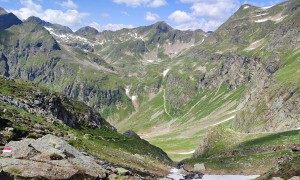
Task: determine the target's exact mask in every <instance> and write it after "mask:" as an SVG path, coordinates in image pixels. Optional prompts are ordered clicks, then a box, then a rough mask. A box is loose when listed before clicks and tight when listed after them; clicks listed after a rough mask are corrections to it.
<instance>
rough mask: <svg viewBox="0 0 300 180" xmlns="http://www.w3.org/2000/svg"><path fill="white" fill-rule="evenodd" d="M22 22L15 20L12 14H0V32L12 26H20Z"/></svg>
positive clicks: (15, 17)
mask: <svg viewBox="0 0 300 180" xmlns="http://www.w3.org/2000/svg"><path fill="white" fill-rule="evenodd" d="M1 12H3V10H2V11H1ZM21 23H22V21H21V20H20V19H19V18H17V16H15V15H14V14H13V13H8V14H5V13H1V14H0V30H4V29H7V28H9V27H11V26H13V25H18V24H21Z"/></svg>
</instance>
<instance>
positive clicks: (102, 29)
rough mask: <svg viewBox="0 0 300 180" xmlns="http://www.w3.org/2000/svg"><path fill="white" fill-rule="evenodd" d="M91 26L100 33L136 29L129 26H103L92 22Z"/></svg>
mask: <svg viewBox="0 0 300 180" xmlns="http://www.w3.org/2000/svg"><path fill="white" fill-rule="evenodd" d="M89 26H91V27H93V28H96V29H97V30H98V31H99V32H101V31H105V30H111V31H117V30H120V29H124V28H128V29H131V28H134V26H133V25H127V24H106V25H101V24H99V23H97V22H92V23H91V24H89Z"/></svg>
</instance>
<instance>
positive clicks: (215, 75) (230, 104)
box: [116, 1, 300, 158]
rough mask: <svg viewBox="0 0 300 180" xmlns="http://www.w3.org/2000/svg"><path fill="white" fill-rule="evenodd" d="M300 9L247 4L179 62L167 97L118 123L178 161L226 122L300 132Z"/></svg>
mask: <svg viewBox="0 0 300 180" xmlns="http://www.w3.org/2000/svg"><path fill="white" fill-rule="evenodd" d="M298 7H299V1H289V2H286V3H282V4H279V5H276V6H273V7H271V8H259V7H254V6H251V5H243V6H242V7H241V8H240V9H239V10H238V11H237V12H236V13H235V14H234V15H233V16H232V17H231V18H230V19H229V20H228V21H227V22H226V23H224V24H223V25H222V26H221V27H220V28H219V29H218V30H217V31H216V32H214V33H212V34H210V35H209V36H208V37H207V38H205V40H204V42H203V43H202V44H201V45H196V46H193V47H191V48H189V49H187V50H186V51H185V52H183V53H182V54H181V55H179V56H178V57H175V58H174V59H173V60H172V62H171V63H170V64H168V66H166V67H165V69H164V72H165V73H162V74H161V77H162V86H161V87H160V91H158V92H159V93H158V94H156V95H153V96H152V97H153V98H151V99H149V101H148V102H147V101H146V102H144V103H141V104H140V110H141V111H137V112H136V113H134V114H133V115H132V116H131V117H129V118H128V119H127V120H126V121H123V122H121V123H119V124H117V125H116V126H117V127H118V128H119V129H121V130H126V129H128V128H133V129H134V130H136V131H137V132H139V133H140V134H143V137H145V138H148V139H149V140H150V141H151V142H153V143H155V144H157V145H160V146H161V147H162V148H164V150H166V151H167V152H168V153H170V154H173V153H174V155H173V156H171V157H175V158H176V157H179V156H183V157H187V156H188V155H187V154H188V153H191V152H192V151H193V149H195V148H196V147H197V144H198V142H199V141H200V140H201V138H202V137H203V134H204V131H205V130H206V129H207V127H209V126H214V125H217V124H219V123H223V124H226V125H229V126H231V127H232V128H234V129H235V130H238V131H244V132H249V131H250V132H257V131H274V130H276V131H282V130H293V129H297V128H299V127H300V124H299V117H298V115H299V103H298V102H299V96H298V87H299V83H298V82H299V77H298V73H297V72H298V70H299V53H298V52H299V21H298V17H299V9H298ZM236 114H237V116H236ZM174 138H175V139H176V138H177V140H174ZM166 141H167V142H169V143H170V144H174V141H175V142H177V141H178V146H176V145H172V146H170V147H169V145H168V144H169V143H166ZM179 142H184V143H183V144H181V143H179ZM180 153H181V154H182V155H179V154H180Z"/></svg>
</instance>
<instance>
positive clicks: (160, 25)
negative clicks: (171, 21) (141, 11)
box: [152, 21, 173, 32]
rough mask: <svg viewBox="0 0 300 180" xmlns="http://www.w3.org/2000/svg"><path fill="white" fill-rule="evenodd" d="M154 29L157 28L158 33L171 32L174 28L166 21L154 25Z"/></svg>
mask: <svg viewBox="0 0 300 180" xmlns="http://www.w3.org/2000/svg"><path fill="white" fill-rule="evenodd" d="M152 27H153V28H155V29H156V31H157V32H169V31H171V30H173V28H172V27H171V26H170V25H168V24H167V23H166V22H164V21H159V22H157V23H155V24H153V25H152Z"/></svg>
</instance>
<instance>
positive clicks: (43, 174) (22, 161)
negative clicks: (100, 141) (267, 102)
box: [0, 135, 154, 180]
mask: <svg viewBox="0 0 300 180" xmlns="http://www.w3.org/2000/svg"><path fill="white" fill-rule="evenodd" d="M5 147H10V148H12V154H10V153H6V154H5V153H3V154H2V157H1V159H0V179H74V180H75V179H87V180H90V179H117V178H125V179H153V178H154V177H151V176H150V175H145V174H143V175H140V174H137V173H134V172H132V171H130V170H128V169H125V168H122V167H118V166H116V165H112V164H110V163H107V162H105V161H102V160H100V159H98V158H96V157H93V156H91V155H89V154H87V153H85V152H80V151H78V150H77V149H75V148H74V147H72V146H71V145H69V144H68V143H67V142H66V141H64V140H62V139H60V138H58V137H56V136H53V135H45V136H43V137H42V138H39V139H36V140H34V139H23V140H21V141H11V142H9V143H8V144H6V145H5Z"/></svg>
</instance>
